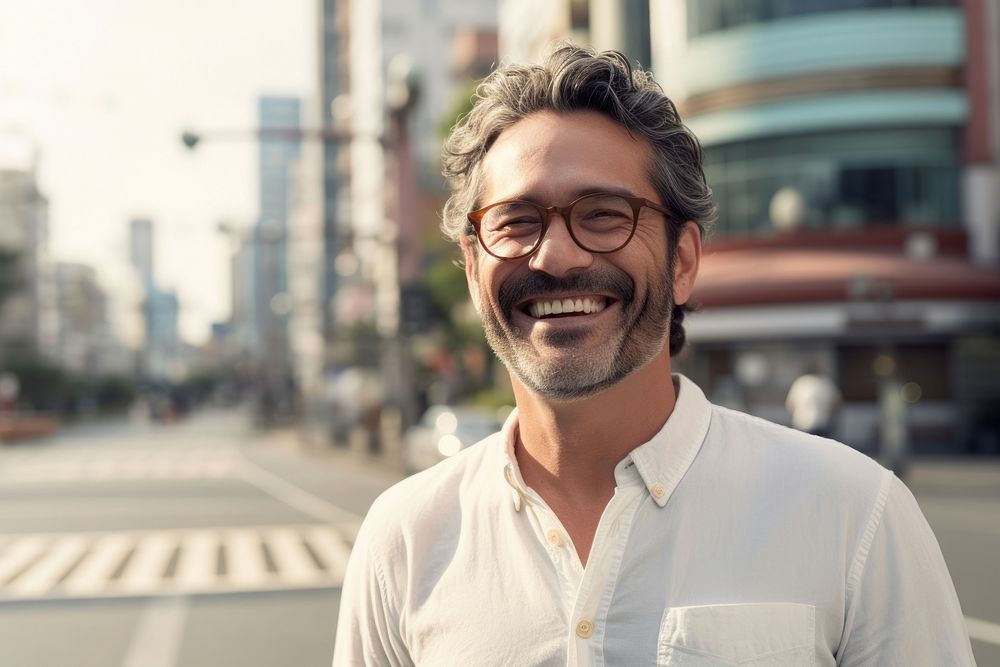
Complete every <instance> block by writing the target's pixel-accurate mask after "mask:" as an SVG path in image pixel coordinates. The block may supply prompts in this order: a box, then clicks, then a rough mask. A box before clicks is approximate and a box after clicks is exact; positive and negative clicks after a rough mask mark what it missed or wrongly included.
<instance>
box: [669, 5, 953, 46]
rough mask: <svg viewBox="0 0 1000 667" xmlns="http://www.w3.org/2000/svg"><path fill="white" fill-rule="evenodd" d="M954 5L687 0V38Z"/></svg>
mask: <svg viewBox="0 0 1000 667" xmlns="http://www.w3.org/2000/svg"><path fill="white" fill-rule="evenodd" d="M957 5H958V0H688V2H687V17H688V36H689V37H696V36H698V35H704V34H706V33H710V32H717V31H720V30H728V29H730V28H736V27H739V26H743V25H749V24H752V23H763V22H766V21H777V20H780V19H784V18H790V17H793V16H805V15H808V14H821V13H827V12H836V11H848V10H852V9H880V8H893V7H902V8H913V7H955V6H957Z"/></svg>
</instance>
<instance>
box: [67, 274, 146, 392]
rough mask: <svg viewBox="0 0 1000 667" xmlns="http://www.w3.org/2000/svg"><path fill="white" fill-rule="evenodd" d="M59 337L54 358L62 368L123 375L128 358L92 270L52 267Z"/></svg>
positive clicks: (92, 374)
mask: <svg viewBox="0 0 1000 667" xmlns="http://www.w3.org/2000/svg"><path fill="white" fill-rule="evenodd" d="M55 287H56V305H57V310H58V313H59V336H58V345H57V346H56V357H57V359H56V360H57V361H58V362H59V365H60V366H61V367H62V368H65V369H67V370H70V371H73V372H75V373H80V374H83V375H85V376H87V377H97V376H100V375H109V374H110V375H120V376H127V375H129V374H130V373H131V372H132V364H131V358H130V356H129V355H128V354H127V353H126V350H125V349H124V348H123V347H122V345H121V343H120V342H119V341H118V339H117V337H116V336H115V335H114V332H113V331H112V329H111V325H110V323H109V321H108V303H107V302H108V298H107V295H106V294H105V292H104V289H103V288H102V287H101V285H100V283H99V282H98V279H97V272H96V271H95V270H94V268H93V267H90V266H87V265H85V264H76V263H70V262H59V263H58V264H56V266H55Z"/></svg>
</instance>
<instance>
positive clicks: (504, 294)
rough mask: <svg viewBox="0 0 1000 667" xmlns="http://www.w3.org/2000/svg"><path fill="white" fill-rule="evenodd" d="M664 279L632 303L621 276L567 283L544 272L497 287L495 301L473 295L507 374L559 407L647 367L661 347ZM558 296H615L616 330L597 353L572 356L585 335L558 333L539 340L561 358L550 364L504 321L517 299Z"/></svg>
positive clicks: (592, 275)
mask: <svg viewBox="0 0 1000 667" xmlns="http://www.w3.org/2000/svg"><path fill="white" fill-rule="evenodd" d="M668 264H670V263H668ZM672 273H673V272H672V270H671V269H670V267H669V266H668V267H667V268H666V270H665V271H664V272H663V274H662V275H661V276H660V278H661V279H660V280H659V281H654V282H652V283H651V284H650V286H649V290H648V291H647V293H646V294H645V295H644V297H643V299H642V300H641V301H636V300H635V288H634V284H633V283H632V281H631V279H629V278H628V276H627V275H625V274H624V273H623V272H615V271H611V270H601V271H600V272H588V273H587V274H580V275H579V276H575V277H573V278H570V279H555V278H551V277H550V276H546V275H544V274H540V275H539V274H534V275H533V276H532V277H527V278H522V279H513V278H512V279H511V281H515V280H516V281H517V282H516V283H515V284H514V285H512V286H508V285H507V284H505V285H504V286H502V287H501V288H500V292H499V294H498V298H497V301H496V302H494V301H492V300H490V299H489V298H488V296H489V295H488V294H486V293H485V292H484V293H482V294H481V299H480V303H482V304H483V309H482V318H483V329H484V331H485V334H486V341H487V342H488V343H489V345H490V347H491V348H492V349H493V352H494V353H495V354H496V355H497V357H498V358H499V359H500V361H501V362H503V364H504V366H506V367H507V370H508V371H510V372H511V373H512V374H513V375H514V376H515V377H517V379H518V380H519V381H520V382H521V383H522V384H524V385H525V386H526V387H527V388H528V389H530V390H531V391H533V392H534V393H536V394H538V395H540V396H542V397H544V398H548V399H551V400H562V401H567V400H573V399H579V398H585V397H588V396H592V395H594V394H596V393H598V392H599V391H601V390H603V389H605V388H607V387H610V386H612V385H614V384H617V383H618V382H621V381H622V380H623V379H625V378H626V377H628V376H629V375H631V374H632V373H634V372H635V371H637V370H639V369H640V368H642V367H644V366H645V365H647V364H648V363H649V362H651V361H652V360H653V359H654V358H655V357H656V356H657V355H658V354H659V353H660V351H661V350H662V349H663V346H664V345H667V344H668V340H669V336H670V314H671V312H672V310H673V289H672V280H671V276H672ZM511 281H509V282H511ZM480 284H482V283H480ZM609 288H610V289H609ZM559 291H563V292H565V291H587V292H598V293H607V292H611V293H612V294H614V295H615V296H616V298H618V300H619V301H618V302H619V305H620V321H619V327H618V330H617V332H616V333H615V334H614V336H613V338H612V340H609V341H607V344H606V345H604V346H602V348H601V350H600V351H599V352H598V353H596V354H594V353H587V354H583V353H579V352H575V351H574V350H575V348H577V346H578V345H579V343H580V342H582V341H583V340H584V339H585V337H586V336H587V335H589V332H587V331H586V330H580V329H577V330H569V331H562V330H559V331H552V332H549V333H548V334H546V335H545V336H544V337H543V339H542V342H543V343H544V345H545V346H546V347H552V348H558V349H560V350H562V352H563V354H560V355H559V357H558V358H552V357H550V356H547V355H546V354H545V351H544V348H543V349H542V350H538V349H536V348H535V346H534V345H532V344H531V342H530V341H528V340H527V338H525V337H524V336H523V335H522V334H521V331H520V329H518V328H517V327H515V326H514V325H513V324H512V323H511V317H510V316H511V313H512V308H513V304H514V303H517V302H519V301H521V300H522V299H523V297H524V295H525V294H532V295H538V294H545V293H546V292H552V293H556V292H559Z"/></svg>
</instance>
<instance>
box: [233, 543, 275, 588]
mask: <svg viewBox="0 0 1000 667" xmlns="http://www.w3.org/2000/svg"><path fill="white" fill-rule="evenodd" d="M223 541H224V544H225V549H226V556H227V560H226V574H227V576H228V577H229V581H230V582H232V584H233V585H234V586H240V587H249V588H253V587H255V586H262V585H264V584H265V583H266V582H267V581H268V580H269V579H270V578H271V577H270V572H269V571H268V569H267V564H266V563H265V562H264V551H263V549H261V541H260V538H259V536H258V535H257V534H256V533H255V532H254V531H252V530H246V529H237V530H229V531H226V536H225V537H224V538H223Z"/></svg>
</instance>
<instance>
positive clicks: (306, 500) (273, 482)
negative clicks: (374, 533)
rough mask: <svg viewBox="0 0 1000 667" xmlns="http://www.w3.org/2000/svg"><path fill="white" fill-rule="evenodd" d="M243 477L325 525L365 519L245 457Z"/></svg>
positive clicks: (357, 521) (358, 521) (358, 522)
mask: <svg viewBox="0 0 1000 667" xmlns="http://www.w3.org/2000/svg"><path fill="white" fill-rule="evenodd" d="M242 477H243V479H245V480H246V481H247V482H250V483H251V484H253V485H254V486H256V487H257V488H258V489H260V490H261V491H263V492H264V493H267V494H268V495H270V496H271V497H273V498H276V499H277V500H280V501H281V502H283V503H285V504H286V505H288V506H290V507H294V508H295V509H297V510H299V511H300V512H302V513H304V514H308V515H309V516H311V517H313V518H314V519H319V520H320V521H322V522H323V523H342V522H349V523H354V524H360V523H361V521H362V519H363V517H361V516H358V515H357V514H355V513H354V512H349V511H348V510H345V509H344V508H342V507H337V506H336V505H334V504H333V503H331V502H329V501H326V500H323V499H322V498H320V497H319V496H316V495H313V494H311V493H309V492H308V491H305V490H303V489H300V488H299V487H297V486H295V485H294V484H292V483H291V482H289V481H288V480H286V479H283V478H281V477H278V476H277V475H275V474H274V473H271V472H269V471H267V470H264V469H263V468H261V467H260V466H259V465H257V464H256V463H254V462H253V461H251V460H249V459H247V458H245V457H244V459H243V465H242Z"/></svg>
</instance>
